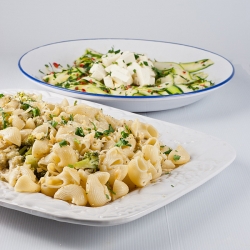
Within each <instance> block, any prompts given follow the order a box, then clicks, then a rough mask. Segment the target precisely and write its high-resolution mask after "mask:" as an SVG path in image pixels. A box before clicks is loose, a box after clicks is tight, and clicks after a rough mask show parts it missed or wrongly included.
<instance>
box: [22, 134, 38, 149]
mask: <svg viewBox="0 0 250 250" xmlns="http://www.w3.org/2000/svg"><path fill="white" fill-rule="evenodd" d="M34 142H35V137H34V136H33V135H29V136H28V137H27V138H26V139H25V140H24V141H23V143H22V144H23V145H25V146H32V145H33V144H34Z"/></svg>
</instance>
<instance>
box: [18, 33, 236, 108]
mask: <svg viewBox="0 0 250 250" xmlns="http://www.w3.org/2000/svg"><path fill="white" fill-rule="evenodd" d="M111 47H114V48H115V49H121V50H122V51H126V50H129V51H133V52H136V53H142V54H147V55H148V57H149V58H151V59H155V60H157V61H168V62H177V63H179V62H192V61H197V60H201V59H205V58H207V59H211V60H212V61H213V62H214V65H212V66H211V67H209V68H207V69H205V71H206V72H207V73H208V74H209V77H208V79H209V80H212V81H213V82H214V83H215V85H214V86H212V87H210V88H207V89H203V90H199V91H196V92H191V93H185V94H178V95H167V96H111V95H102V94H91V93H86V92H85V93H84V92H79V91H76V90H69V89H64V88H60V87H57V86H53V85H50V84H48V83H45V82H43V81H42V80H41V77H42V74H41V73H40V72H39V70H42V69H43V68H44V65H45V64H48V63H53V62H57V63H60V64H61V65H63V66H65V67H66V65H67V64H69V65H72V64H73V61H74V60H75V59H76V58H78V57H80V56H81V55H82V54H83V53H84V51H85V49H86V48H92V49H94V50H97V51H99V52H102V53H107V51H108V50H109V49H111ZM18 66H19V69H20V70H21V72H22V73H23V74H24V75H25V76H26V77H28V79H30V80H31V81H32V82H34V84H38V85H39V86H42V87H44V88H45V89H47V90H48V91H53V92H56V93H59V94H63V95H66V96H70V97H75V98H80V99H85V100H89V101H93V102H98V103H101V104H104V105H108V106H112V107H116V108H119V109H123V110H127V111H132V112H150V111H158V110H167V109H173V108H178V107H182V106H185V105H188V104H191V103H194V102H196V101H198V100H200V99H201V98H203V97H205V96H207V95H208V94H210V93H211V92H213V91H214V90H216V89H218V88H220V87H222V86H224V85H225V84H226V83H227V82H228V81H229V80H230V79H231V78H232V77H233V75H234V68H233V65H232V64H231V63H230V62H229V61H228V60H227V59H225V58H224V57H222V56H220V55H217V54H215V53H213V52H210V51H207V50H204V49H200V48H195V47H192V46H187V45H182V44H176V43H169V42H161V41H150V40H136V39H114V38H112V39H111V38H110V39H108V38H99V39H81V40H73V41H62V42H58V43H52V44H47V45H43V46H41V47H38V48H35V49H33V50H30V51H28V52H27V53H25V54H24V55H23V56H22V57H21V58H20V60H19V62H18Z"/></svg>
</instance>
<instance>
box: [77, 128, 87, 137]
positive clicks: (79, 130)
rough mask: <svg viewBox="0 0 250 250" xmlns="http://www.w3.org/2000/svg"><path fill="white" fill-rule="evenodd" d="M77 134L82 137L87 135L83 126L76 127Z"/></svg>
mask: <svg viewBox="0 0 250 250" xmlns="http://www.w3.org/2000/svg"><path fill="white" fill-rule="evenodd" d="M75 135H78V136H81V137H84V136H85V134H84V132H83V129H82V127H77V128H76V131H75Z"/></svg>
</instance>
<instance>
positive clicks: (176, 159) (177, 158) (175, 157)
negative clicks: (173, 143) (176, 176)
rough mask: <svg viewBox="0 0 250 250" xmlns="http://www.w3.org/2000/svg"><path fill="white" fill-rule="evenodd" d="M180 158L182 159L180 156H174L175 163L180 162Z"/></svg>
mask: <svg viewBox="0 0 250 250" xmlns="http://www.w3.org/2000/svg"><path fill="white" fill-rule="evenodd" d="M180 158H181V156H180V155H174V156H173V159H174V161H178V160H180Z"/></svg>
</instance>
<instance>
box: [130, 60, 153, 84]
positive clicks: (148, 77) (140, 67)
mask: <svg viewBox="0 0 250 250" xmlns="http://www.w3.org/2000/svg"><path fill="white" fill-rule="evenodd" d="M128 70H129V72H130V73H132V72H133V73H134V82H135V84H138V85H140V86H146V85H155V73H154V71H153V70H152V69H151V67H149V66H146V65H145V64H144V63H143V62H142V61H140V62H139V63H132V64H131V65H130V66H129V67H128Z"/></svg>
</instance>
